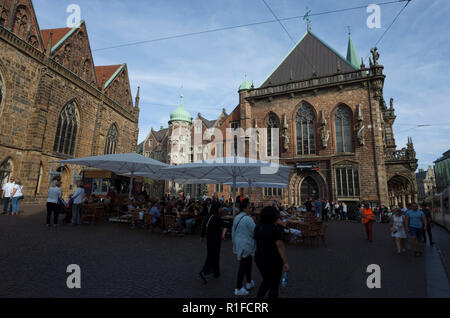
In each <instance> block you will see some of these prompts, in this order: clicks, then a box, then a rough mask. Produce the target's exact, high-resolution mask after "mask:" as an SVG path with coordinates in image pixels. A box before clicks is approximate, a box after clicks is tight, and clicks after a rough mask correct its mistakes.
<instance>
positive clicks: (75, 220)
mask: <svg viewBox="0 0 450 318" xmlns="http://www.w3.org/2000/svg"><path fill="white" fill-rule="evenodd" d="M72 198H73V206H72V225H76V224H78V225H81V204H82V203H83V201H84V188H83V186H81V185H80V186H78V187H77V189H76V190H75V193H74V194H73V195H72Z"/></svg>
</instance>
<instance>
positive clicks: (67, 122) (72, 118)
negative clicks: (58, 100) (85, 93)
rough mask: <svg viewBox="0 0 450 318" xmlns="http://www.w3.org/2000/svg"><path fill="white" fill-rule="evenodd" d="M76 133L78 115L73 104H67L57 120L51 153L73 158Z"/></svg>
mask: <svg viewBox="0 0 450 318" xmlns="http://www.w3.org/2000/svg"><path fill="white" fill-rule="evenodd" d="M77 132H78V113H77V108H76V105H75V102H73V101H72V102H70V103H69V104H67V105H66V106H65V107H64V108H63V110H62V111H61V114H60V115H59V119H58V126H57V128H56V136H55V143H54V145H53V151H55V152H57V153H60V154H65V155H70V156H73V154H74V151H75V141H76V139H77Z"/></svg>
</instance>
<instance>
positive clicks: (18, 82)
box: [0, 0, 139, 202]
mask: <svg viewBox="0 0 450 318" xmlns="http://www.w3.org/2000/svg"><path fill="white" fill-rule="evenodd" d="M138 118H139V92H138V96H137V97H136V101H135V103H134V105H133V100H132V95H131V89H130V83H129V78H128V70H127V65H126V64H120V65H111V66H95V65H94V61H93V58H92V52H91V47H90V43H89V37H88V32H87V28H86V23H85V22H84V21H81V22H80V23H78V25H76V26H75V27H73V28H60V29H51V30H41V29H40V28H39V24H38V20H37V17H36V15H35V12H34V8H33V4H32V1H31V0H0V181H1V183H2V184H3V183H4V182H6V181H7V180H8V179H9V177H10V176H11V175H14V176H15V177H16V178H19V179H21V181H22V182H23V184H24V196H25V202H45V200H46V195H47V190H48V186H49V184H50V181H51V179H52V177H60V178H61V179H62V191H63V194H64V196H66V195H68V194H69V192H70V191H72V190H71V189H72V187H73V184H74V183H75V181H76V180H77V179H79V178H80V177H81V167H77V166H64V167H61V166H59V165H55V166H54V167H52V166H53V165H52V163H51V162H52V161H55V160H60V159H67V158H74V157H84V156H91V155H103V154H110V153H126V152H134V151H136V146H137V138H138ZM92 173H93V174H98V172H95V173H94V172H92ZM85 177H87V178H89V177H90V178H94V179H95V178H97V179H99V180H101V179H102V178H110V177H111V176H106V175H97V176H95V175H92V176H88V175H85ZM97 181H98V180H97ZM93 184H94V183H93ZM95 184H96V183H95ZM90 190H93V189H90ZM94 190H95V189H94Z"/></svg>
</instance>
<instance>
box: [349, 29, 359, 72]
mask: <svg viewBox="0 0 450 318" xmlns="http://www.w3.org/2000/svg"><path fill="white" fill-rule="evenodd" d="M347 62H349V63H350V64H351V65H353V67H354V68H356V69H359V68H360V66H359V65H358V63H359V58H358V53H356V49H355V45H353V41H352V35H351V32H350V26H349V27H348V47H347Z"/></svg>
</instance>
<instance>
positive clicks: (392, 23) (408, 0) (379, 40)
mask: <svg viewBox="0 0 450 318" xmlns="http://www.w3.org/2000/svg"><path fill="white" fill-rule="evenodd" d="M406 1H407V2H406V4H405V6H404V7H403V8H402V9H401V10H400V11H399V13H398V14H397V15H396V16H395V18H394V20H392V22H391V24H390V25H389V26H388V27H387V29H386V30H385V31H384V32H383V34H382V35H381V37H380V38H379V39H378V41H377V43H375V45H374V47H377V45H378V44H379V43H380V42H381V40H382V39H383V37H384V36H385V35H386V33H387V32H388V31H389V30H390V28H391V27H392V26H393V25H394V23H395V21H397V19H398V17H399V16H400V15H401V14H402V12H403V11H404V10H405V9H406V7H407V6H408V4H409V3H410V2H411V0H406ZM398 2H401V1H398ZM402 2H404V1H402ZM369 56H370V53H369V54H367V56H366V58H365V60H367V58H368V57H369Z"/></svg>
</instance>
